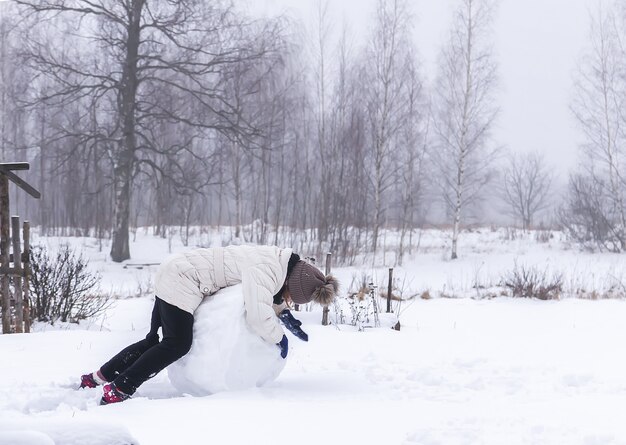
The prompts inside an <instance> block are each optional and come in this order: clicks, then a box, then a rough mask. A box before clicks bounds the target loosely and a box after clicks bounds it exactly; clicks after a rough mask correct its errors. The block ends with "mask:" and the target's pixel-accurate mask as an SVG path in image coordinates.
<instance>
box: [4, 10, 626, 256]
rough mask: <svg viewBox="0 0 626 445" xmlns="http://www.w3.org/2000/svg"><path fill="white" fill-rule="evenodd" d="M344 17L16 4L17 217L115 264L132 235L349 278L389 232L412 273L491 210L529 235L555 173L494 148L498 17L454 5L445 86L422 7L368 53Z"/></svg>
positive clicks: (11, 96) (9, 84) (12, 36)
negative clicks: (143, 230)
mask: <svg viewBox="0 0 626 445" xmlns="http://www.w3.org/2000/svg"><path fill="white" fill-rule="evenodd" d="M328 4H329V3H328V2H323V1H322V0H319V1H318V2H317V3H316V9H315V13H314V14H313V19H312V22H313V24H314V26H312V27H311V29H309V30H308V32H306V33H302V32H298V31H299V29H300V28H302V26H300V25H299V24H298V23H294V22H293V21H291V20H288V19H286V18H284V17H277V18H270V19H259V18H252V17H249V16H247V15H246V14H245V11H242V10H241V9H238V8H237V7H236V6H235V5H234V4H232V3H231V2H228V1H222V0H220V1H211V2H206V1H202V0H179V1H173V0H172V1H169V0H12V1H9V2H0V60H1V61H2V63H1V64H0V152H1V155H2V158H3V159H7V160H15V159H19V160H28V161H30V162H32V163H33V164H34V168H33V169H32V171H31V172H30V174H31V175H32V176H31V177H30V178H29V180H30V181H32V182H33V183H34V184H38V185H39V188H40V189H41V190H42V192H43V199H42V200H41V202H39V203H36V204H35V203H32V202H28V201H26V200H25V199H24V198H21V197H20V196H19V194H17V195H16V196H15V198H14V202H15V203H16V205H17V206H18V208H21V209H24V211H25V212H27V213H28V214H29V215H30V218H31V219H32V220H33V222H34V223H35V224H37V225H39V226H40V228H41V231H42V233H43V234H46V233H50V234H52V233H60V232H64V233H67V234H91V235H95V236H97V237H98V238H100V239H103V238H111V257H112V259H113V260H114V261H123V260H126V259H128V258H130V255H131V252H130V233H131V229H132V228H134V227H138V226H152V227H154V231H155V233H156V234H157V235H163V236H166V232H167V230H168V229H169V228H170V227H172V226H178V227H181V228H182V229H183V230H182V233H183V237H184V239H183V240H184V241H185V239H187V240H188V239H189V230H190V227H193V226H216V225H218V226H221V225H224V226H229V227H232V228H233V231H234V233H233V236H234V237H237V238H240V239H242V240H244V241H255V242H261V243H277V242H279V240H284V239H285V234H288V236H289V238H287V239H288V240H289V242H292V243H293V244H294V246H295V244H296V243H297V242H298V240H302V238H306V239H307V240H308V241H311V240H313V241H315V243H316V245H317V246H318V250H319V252H322V251H329V250H330V251H333V252H336V253H337V256H338V257H339V259H340V260H342V261H346V262H349V261H350V260H351V259H354V258H355V256H356V255H357V254H359V253H362V252H363V251H368V252H373V253H374V254H375V253H376V252H377V251H380V250H381V249H384V246H381V242H382V241H381V236H382V233H383V231H384V229H387V228H393V229H394V230H395V231H396V232H397V233H398V236H399V238H400V241H399V243H398V245H399V246H400V247H399V252H397V256H396V258H397V261H398V262H401V259H402V257H403V256H404V254H405V253H407V252H410V251H411V249H412V248H413V246H414V245H415V241H414V239H413V238H414V236H415V233H416V230H417V229H419V228H420V227H423V226H424V225H425V224H428V223H431V222H434V221H438V222H444V223H447V224H449V226H450V228H451V232H452V235H451V241H452V242H451V257H452V258H456V257H457V243H458V237H459V233H460V232H461V229H462V227H463V226H464V225H466V224H468V223H469V222H471V220H472V219H471V218H472V216H473V215H476V214H479V213H480V209H481V205H482V203H483V200H484V198H485V196H487V195H489V194H492V195H493V194H496V195H497V196H498V197H499V202H500V204H498V205H500V206H501V207H502V209H504V210H505V211H506V212H509V213H510V214H511V216H512V217H513V218H514V219H515V220H516V221H518V222H519V223H520V225H522V226H523V227H524V228H529V227H531V226H532V225H533V224H534V223H535V222H536V221H535V219H536V218H537V216H538V215H539V214H540V212H542V211H545V210H546V209H547V208H548V207H549V206H550V205H551V201H550V197H551V193H550V191H551V184H552V170H553V169H552V168H550V166H547V165H546V164H545V162H544V159H543V156H542V155H541V153H539V152H535V153H531V154H529V155H510V156H508V155H506V153H505V150H503V149H502V148H501V147H500V146H499V145H498V144H497V143H496V141H494V140H493V137H492V134H491V133H492V129H493V125H494V122H495V121H496V119H497V115H498V107H497V88H496V87H497V79H498V76H497V61H496V60H495V58H494V55H493V53H492V51H491V47H492V44H493V30H492V24H493V20H494V17H493V14H494V3H493V2H492V1H488V0H458V2H457V4H456V9H455V14H454V19H453V21H452V23H451V26H450V29H449V33H448V37H447V38H446V39H445V40H444V41H443V42H442V44H441V52H440V57H439V63H438V74H437V77H436V81H435V82H433V83H432V85H431V84H429V83H428V82H427V80H426V77H425V75H424V67H423V65H422V63H421V61H420V57H419V55H418V51H417V48H416V47H415V42H414V39H413V30H414V26H415V24H416V20H415V17H414V16H413V15H412V12H411V9H410V4H409V2H408V1H407V0H377V2H376V8H375V10H374V11H373V14H372V17H371V26H370V27H369V34H368V36H367V39H366V41H365V42H364V43H363V44H359V45H357V44H355V43H354V42H353V40H352V39H351V38H350V37H349V32H348V31H347V30H345V29H343V28H341V27H339V26H337V25H336V24H335V23H334V22H333V20H332V18H331V14H330V12H329V10H328V8H329V6H328ZM337 35H338V36H339V37H338V38H335V36H337ZM616 59H617V58H616ZM621 60H625V59H624V58H621V59H620V61H621ZM589 63H592V62H591V61H590V62H589ZM616 63H617V60H616ZM581 88H582V87H581ZM590 94H592V95H593V94H595V91H590ZM588 109H589V112H590V113H592V112H595V111H593V110H592V109H591V108H589V107H588ZM579 114H580V113H579ZM583 121H584V119H583ZM616 147H617V146H616ZM615 149H617V148H615ZM611 169H613V170H611ZM609 171H615V168H613V167H611V168H609ZM620 174H621V173H617V172H616V173H615V174H614V175H613V176H614V177H615V181H614V182H615V184H616V186H615V187H614V188H613V189H611V190H612V191H611V193H613V192H615V191H616V190H617V189H620V190H621V189H623V185H624V183H623V179H622V178H623V177H621V176H620ZM609 182H610V181H609ZM609 189H610V187H609V188H608V189H606V190H609ZM568 190H570V191H571V190H572V189H571V188H570V189H568ZM572 212H573V213H572ZM565 213H566V214H568V215H572V214H575V211H573V210H572V209H571V208H570V209H569V210H568V211H567V212H565V211H564V214H565ZM623 214H624V213H623V211H622V218H623ZM564 219H565V217H564ZM571 226H572V227H578V223H576V222H573V223H572V224H571ZM248 227H254V232H251V231H250V230H247V228H248ZM622 227H623V225H622ZM622 230H623V229H622ZM622 248H623V246H622Z"/></svg>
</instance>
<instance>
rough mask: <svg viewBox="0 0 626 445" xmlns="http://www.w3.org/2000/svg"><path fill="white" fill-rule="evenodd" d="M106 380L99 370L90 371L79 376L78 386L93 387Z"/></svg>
mask: <svg viewBox="0 0 626 445" xmlns="http://www.w3.org/2000/svg"><path fill="white" fill-rule="evenodd" d="M106 382H107V381H106V379H105V378H104V377H103V376H102V374H100V371H96V372H92V373H90V374H85V375H81V376H80V388H95V387H96V386H98V385H103V384H105V383H106Z"/></svg>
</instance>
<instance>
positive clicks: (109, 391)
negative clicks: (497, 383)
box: [100, 382, 130, 405]
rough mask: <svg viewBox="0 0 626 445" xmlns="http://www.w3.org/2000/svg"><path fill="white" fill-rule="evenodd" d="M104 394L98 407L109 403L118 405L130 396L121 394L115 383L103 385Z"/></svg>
mask: <svg viewBox="0 0 626 445" xmlns="http://www.w3.org/2000/svg"><path fill="white" fill-rule="evenodd" d="M103 392H104V394H103V395H102V399H101V400H100V405H108V404H109V403H119V402H123V401H124V400H126V399H130V395H128V394H126V393H123V392H122V391H120V390H119V389H117V387H116V386H115V383H113V382H111V383H108V384H106V385H104V388H103Z"/></svg>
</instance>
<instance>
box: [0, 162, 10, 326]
mask: <svg viewBox="0 0 626 445" xmlns="http://www.w3.org/2000/svg"><path fill="white" fill-rule="evenodd" d="M9 224H10V222H9V178H8V177H7V176H6V175H4V174H0V265H1V267H2V269H4V270H8V269H9ZM0 292H2V333H3V334H10V333H11V295H10V293H9V276H8V275H5V274H2V275H1V276H0Z"/></svg>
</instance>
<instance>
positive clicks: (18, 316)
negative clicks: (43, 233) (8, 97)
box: [0, 162, 41, 334]
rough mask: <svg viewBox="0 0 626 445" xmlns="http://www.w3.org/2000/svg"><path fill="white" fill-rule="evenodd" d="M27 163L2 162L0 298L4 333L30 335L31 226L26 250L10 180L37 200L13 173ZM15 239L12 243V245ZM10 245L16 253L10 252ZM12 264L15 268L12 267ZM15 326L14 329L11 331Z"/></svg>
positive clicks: (26, 234)
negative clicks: (12, 208)
mask: <svg viewBox="0 0 626 445" xmlns="http://www.w3.org/2000/svg"><path fill="white" fill-rule="evenodd" d="M29 168H30V165H29V164H28V162H13V163H0V297H1V298H2V305H1V308H2V333H3V334H8V333H11V332H29V330H30V308H29V295H28V289H29V282H28V280H29V276H30V267H29V257H30V225H29V223H28V221H25V222H24V225H23V238H24V250H23V251H22V248H21V246H22V243H21V241H20V218H19V217H18V216H13V217H11V218H10V217H9V212H10V207H9V181H11V182H13V183H14V184H15V185H17V186H18V187H19V188H21V189H22V190H24V191H25V192H26V193H28V194H29V195H31V196H32V197H34V198H37V199H39V198H40V197H41V193H39V191H37V190H36V189H35V188H34V187H32V186H31V185H30V184H28V183H27V182H26V181H24V180H23V179H22V178H20V177H19V176H17V175H16V174H15V173H13V171H14V170H28V169H29ZM11 238H12V242H11ZM11 244H12V245H13V254H11V253H10V249H11ZM11 263H12V264H13V267H11ZM11 278H13V290H14V295H13V297H14V298H13V301H14V305H13V307H14V312H15V319H14V321H13V323H12V319H11V306H12V305H11ZM12 326H13V327H14V329H12Z"/></svg>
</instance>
